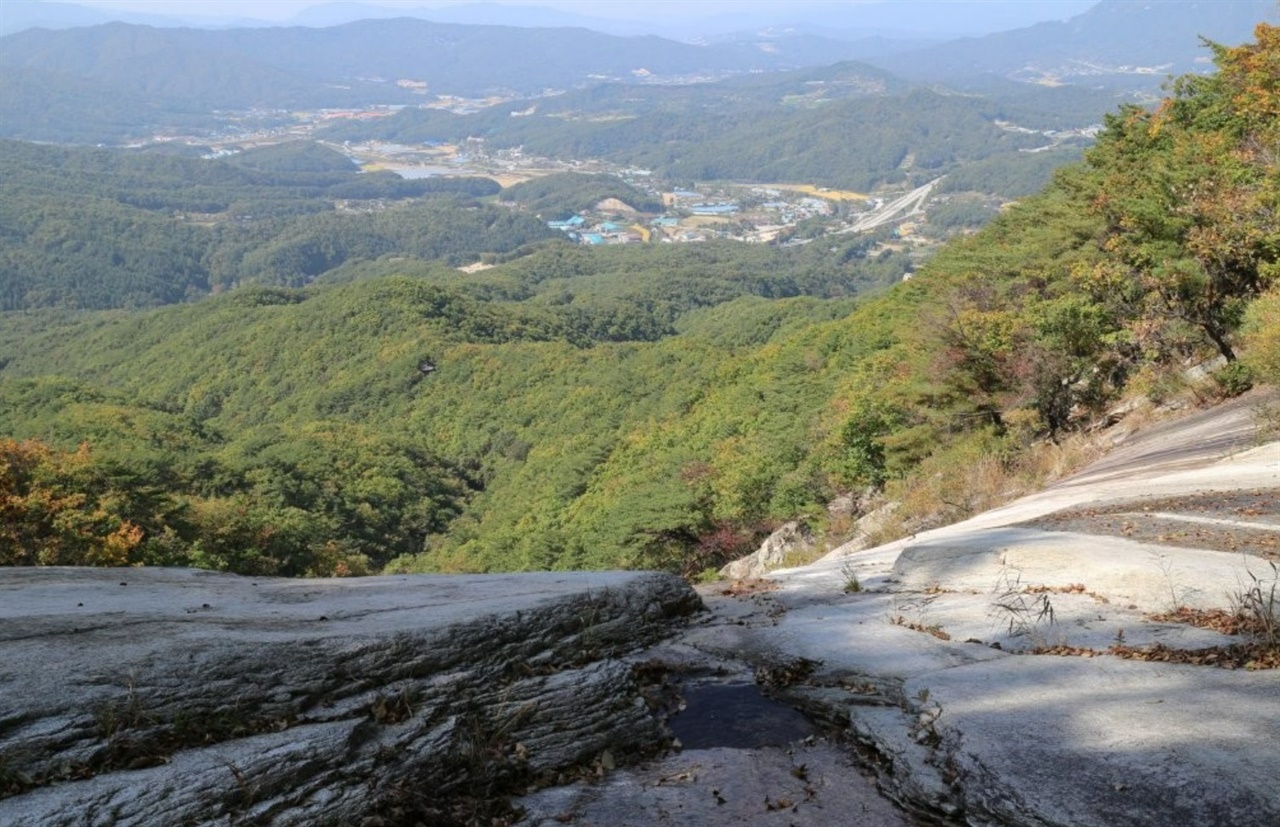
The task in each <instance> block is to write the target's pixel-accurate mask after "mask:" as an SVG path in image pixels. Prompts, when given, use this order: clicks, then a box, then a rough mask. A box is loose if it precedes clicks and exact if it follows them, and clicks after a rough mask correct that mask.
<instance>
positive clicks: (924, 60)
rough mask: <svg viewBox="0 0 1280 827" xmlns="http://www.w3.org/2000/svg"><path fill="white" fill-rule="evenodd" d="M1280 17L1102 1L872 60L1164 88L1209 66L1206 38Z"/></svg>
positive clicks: (1258, 11)
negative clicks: (1052, 17) (1065, 14)
mask: <svg viewBox="0 0 1280 827" xmlns="http://www.w3.org/2000/svg"><path fill="white" fill-rule="evenodd" d="M1278 20H1280V5H1277V4H1276V3H1275V2H1274V0H1195V1H1194V2H1190V1H1189V0H1147V2H1134V1H1133V0H1101V2H1099V3H1098V4H1097V5H1096V6H1094V7H1092V8H1090V9H1089V10H1088V11H1086V12H1084V13H1083V14H1080V15H1077V16H1075V17H1072V18H1071V19H1069V20H1065V21H1061V22H1051V23H1038V24H1036V25H1034V26H1030V27H1027V28H1023V29H1016V30H1013V31H1006V32H999V33H997V34H991V35H987V36H985V37H980V38H966V39H962V40H957V41H953V42H951V43H945V44H941V45H938V46H932V47H928V48H925V49H919V50H915V51H910V52H904V53H899V54H895V55H890V56H885V57H879V58H868V61H869V62H871V63H873V64H875V65H876V66H879V67H881V68H883V69H886V70H888V71H890V72H893V73H895V74H899V75H901V76H903V77H907V78H912V79H916V80H933V81H941V82H947V83H955V82H957V81H959V80H962V79H964V78H973V77H977V76H980V75H984V74H994V75H998V76H1001V77H1006V78H1010V79H1013V80H1019V81H1025V82H1044V83H1050V84H1052V83H1086V84H1091V85H1106V86H1111V87H1124V88H1134V87H1135V86H1143V85H1145V86H1148V87H1151V88H1155V87H1158V86H1159V85H1160V84H1161V83H1163V82H1164V80H1165V79H1166V78H1167V77H1168V76H1169V75H1177V74H1185V73H1188V72H1197V71H1199V72H1203V71H1206V70H1208V69H1209V68H1210V67H1211V63H1210V61H1209V58H1210V55H1209V54H1208V53H1207V52H1206V51H1205V50H1204V49H1202V48H1198V44H1199V42H1200V40H1199V39H1200V38H1201V37H1205V38H1208V39H1210V40H1213V41H1215V42H1220V43H1222V44H1223V45H1228V46H1234V45H1239V44H1240V43H1243V42H1246V41H1249V40H1251V39H1252V36H1253V28H1254V26H1256V25H1257V24H1258V23H1263V22H1268V23H1275V22H1277V21H1278Z"/></svg>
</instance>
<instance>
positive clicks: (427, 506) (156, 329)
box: [0, 26, 1280, 574]
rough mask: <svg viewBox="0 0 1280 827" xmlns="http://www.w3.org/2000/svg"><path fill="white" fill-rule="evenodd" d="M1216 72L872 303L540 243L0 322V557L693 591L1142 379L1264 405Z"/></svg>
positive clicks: (1259, 171) (776, 264)
mask: <svg viewBox="0 0 1280 827" xmlns="http://www.w3.org/2000/svg"><path fill="white" fill-rule="evenodd" d="M1215 56H1216V60H1217V65H1218V72H1217V73H1216V74H1214V75H1212V76H1208V77H1204V78H1191V79H1186V80H1183V81H1180V82H1178V83H1177V84H1175V85H1174V86H1173V87H1172V89H1171V95H1170V97H1169V99H1168V100H1167V101H1166V102H1165V104H1164V105H1163V106H1161V107H1160V108H1159V109H1158V110H1156V111H1155V112H1149V111H1146V110H1143V109H1139V108H1136V107H1133V108H1124V109H1121V110H1120V111H1119V112H1118V113H1117V114H1115V115H1113V116H1112V117H1110V118H1109V119H1108V122H1107V125H1106V129H1105V130H1104V132H1103V134H1102V135H1101V136H1100V137H1099V140H1098V143H1097V146H1096V147H1095V148H1094V149H1091V150H1089V151H1088V152H1087V153H1086V156H1085V160H1084V162H1083V163H1082V164H1080V165H1077V166H1074V167H1071V168H1068V169H1066V170H1063V171H1062V172H1060V173H1059V174H1058V175H1057V176H1056V177H1055V180H1054V182H1053V184H1052V185H1051V186H1050V187H1049V188H1048V189H1046V190H1045V191H1044V192H1043V193H1041V194H1039V195H1037V196H1034V197H1030V198H1027V199H1025V200H1024V201H1022V202H1021V203H1020V204H1018V205H1017V206H1015V207H1013V208H1010V209H1008V210H1006V211H1005V212H1003V213H1002V214H1001V215H1000V216H999V217H998V218H996V219H995V220H994V221H993V222H992V223H991V224H990V225H988V227H987V228H985V229H984V230H983V231H981V232H980V233H977V234H976V235H973V236H971V237H969V238H967V239H964V240H961V241H959V242H957V243H954V244H951V245H949V246H947V247H946V248H945V249H944V250H943V251H942V252H941V253H940V254H939V255H937V256H936V257H935V258H934V259H932V260H931V261H930V262H929V263H928V264H927V265H926V266H924V267H923V268H921V269H919V270H918V271H917V272H916V273H915V275H914V277H913V278H912V279H910V280H909V281H906V282H905V283H898V282H899V281H900V278H901V275H902V273H903V272H904V271H905V270H906V268H907V266H908V262H906V261H905V259H903V258H902V257H900V256H898V255H897V254H894V253H892V252H888V253H884V254H880V253H874V254H873V253H872V252H871V251H872V249H873V247H872V246H871V245H872V243H873V242H872V241H868V240H850V241H849V242H847V243H844V244H835V245H832V244H829V243H827V242H826V241H825V240H824V241H823V242H822V243H813V244H809V245H806V246H803V247H799V248H791V249H775V248H767V247H748V246H736V245H729V244H708V245H694V246H681V247H677V246H674V245H673V246H670V247H663V246H658V245H654V246H644V247H636V248H632V249H628V248H626V247H622V248H616V249H609V250H586V249H579V248H573V247H570V246H567V245H564V244H561V243H548V244H546V245H545V246H542V247H538V248H536V249H530V250H528V251H527V252H528V253H529V254H527V255H523V256H520V257H518V258H515V259H514V260H511V261H507V262H505V263H501V264H500V265H499V266H497V267H494V268H492V269H489V270H486V271H484V272H482V273H477V274H472V275H466V274H462V273H459V272H458V271H456V270H454V269H452V268H449V267H446V266H444V264H442V263H439V262H436V263H432V262H425V261H414V260H405V261H395V260H392V259H391V258H389V257H382V258H376V257H373V256H368V257H366V256H365V255H364V253H363V251H362V252H361V254H360V255H358V256H351V257H349V258H347V259H346V260H345V261H344V262H343V263H342V264H341V266H339V267H338V268H337V269H336V270H331V271H330V272H329V273H328V274H327V275H326V278H325V279H323V280H322V281H321V282H319V283H312V284H311V285H309V286H307V287H305V288H302V289H298V288H289V287H285V286H271V287H268V286H258V287H249V288H241V289H238V290H233V291H231V292H229V293H228V294H227V295H224V296H217V297H213V298H211V299H206V300H204V301H202V302H199V303H194V304H189V305H182V306H178V307H173V308H161V309H154V310H145V311H125V310H112V311H105V312H95V313H84V312H77V311H73V310H66V309H51V310H39V311H31V310H28V311H24V312H21V313H8V314H6V315H4V316H3V317H0V364H3V368H2V369H0V433H4V434H7V435H8V437H7V438H6V439H4V440H2V441H0V453H2V454H3V462H0V514H2V515H3V519H2V520H0V526H2V528H0V532H2V533H0V559H3V561H4V562H7V563H11V564H29V563H70V562H90V563H138V562H142V563H168V564H183V565H200V566H208V567H213V568H226V569H231V570H237V571H246V572H255V573H285V574H295V573H315V574H335V573H337V574H341V573H352V572H360V571H366V570H371V569H377V568H379V567H380V566H382V565H383V564H384V563H386V564H388V565H389V566H390V568H391V569H392V570H435V571H496V570H511V569H544V568H599V567H614V566H662V567H667V568H671V569H674V570H678V571H684V572H686V573H692V572H696V571H698V570H700V569H702V568H704V567H706V566H709V565H715V564H717V563H719V562H722V561H723V560H724V559H725V558H726V557H727V556H730V555H733V554H735V553H738V552H741V551H743V550H746V549H748V548H750V546H751V544H752V543H753V542H754V541H755V540H756V539H757V538H758V537H759V536H760V535H761V533H762V532H764V531H766V530H768V529H769V528H771V527H772V526H774V525H776V523H777V522H778V521H780V520H784V519H788V518H792V517H796V516H801V515H807V516H808V517H809V518H811V519H815V520H822V519H826V517H825V515H826V514H827V511H826V508H825V504H826V503H827V502H828V501H829V500H830V499H831V498H832V497H833V496H835V495H837V494H839V493H843V492H850V491H859V490H863V489H864V488H867V487H880V486H883V487H886V488H887V489H888V490H889V491H890V492H891V493H894V494H900V493H902V492H905V491H907V490H909V488H910V486H912V485H917V486H926V487H927V486H934V487H938V488H941V489H944V490H945V491H946V492H947V496H946V497H945V502H943V503H942V505H940V506H939V510H938V511H937V513H935V514H933V515H932V519H934V520H941V519H949V518H953V517H956V516H962V515H963V514H965V513H967V512H968V511H969V510H972V509H973V508H976V507H979V506H981V504H982V503H981V502H980V501H979V500H977V499H975V498H974V497H973V496H972V494H971V492H972V491H973V490H974V486H973V485H972V482H973V478H972V477H971V476H966V475H967V474H970V475H971V474H972V473H974V472H975V471H981V470H982V469H986V468H998V467H1001V466H1004V465H1008V464H1011V463H1015V462H1017V458H1018V457H1019V456H1020V452H1022V451H1023V450H1024V449H1025V448H1026V446H1027V445H1028V444H1030V443H1032V442H1034V441H1036V440H1042V439H1044V438H1045V437H1048V436H1053V435H1055V434H1057V433H1060V432H1062V431H1064V430H1068V429H1071V428H1074V427H1077V426H1078V425H1080V424H1082V423H1084V422H1087V421H1089V419H1090V417H1091V416H1093V415H1094V413H1095V412H1098V411H1101V410H1104V409H1105V406H1106V405H1107V404H1108V402H1109V401H1110V400H1112V399H1114V398H1115V396H1116V395H1117V394H1119V393H1121V392H1123V391H1125V390H1127V389H1134V388H1137V389H1141V390H1145V391H1146V392H1148V393H1152V394H1155V393H1158V392H1159V376H1160V371H1161V370H1164V369H1167V368H1171V367H1172V368H1178V367H1181V366H1182V365H1184V364H1185V362H1186V361H1187V360H1188V359H1207V358H1209V357H1211V356H1214V355H1218V356H1221V357H1222V358H1223V359H1224V360H1226V363H1227V366H1226V367H1225V368H1223V369H1222V370H1221V371H1219V373H1218V382H1219V384H1220V385H1221V387H1222V388H1223V389H1224V392H1230V391H1231V390H1238V389H1239V388H1240V387H1243V386H1245V385H1247V383H1248V381H1250V377H1251V374H1252V375H1253V376H1260V377H1262V378H1270V379H1273V380H1274V379H1280V375H1277V373H1276V366H1277V365H1280V340H1278V339H1277V335H1276V331H1277V329H1280V296H1278V291H1277V286H1276V277H1277V275H1278V274H1280V219H1278V218H1277V216H1280V174H1278V173H1280V167H1278V163H1280V162H1278V161H1277V158H1280V30H1277V29H1275V28H1272V27H1268V26H1260V27H1259V28H1258V30H1257V43H1256V44H1250V45H1248V46H1244V47H1240V48H1235V49H1218V50H1216V52H1215ZM32 151H35V150H32ZM66 157H67V158H69V159H70V158H71V157H72V156H66ZM166 162H167V163H178V162H177V161H176V160H172V159H170V160H168V161H166ZM86 163H87V162H86ZM91 168H96V167H91ZM219 174H220V175H221V174H230V173H219ZM236 174H240V175H248V174H250V173H249V171H248V170H245V169H243V168H238V169H237V171H236ZM311 174H314V173H311ZM104 200H106V201H107V202H108V203H109V204H119V202H118V201H115V200H111V199H104ZM6 201H7V199H6ZM0 203H5V202H0ZM454 211H455V212H461V213H464V214H471V215H478V214H484V211H483V210H481V209H479V208H476V209H472V210H470V211H468V210H467V209H464V210H460V211H459V210H457V209H456V208H455V209H454ZM388 214H390V211H389V213H388ZM326 216H328V217H330V218H331V219H332V220H334V221H337V220H338V219H341V218H343V216H338V215H330V214H327V213H317V214H316V216H312V217H311V218H310V219H309V221H310V222H316V221H317V220H318V219H319V218H323V217H326ZM20 217H21V216H16V218H20ZM14 220H15V219H14V218H9V217H6V219H5V222H4V223H3V225H0V226H4V227H5V228H6V231H7V230H8V227H10V226H13V225H12V223H11V222H12V221H14ZM366 220H368V221H370V222H376V221H377V220H378V216H376V215H375V216H372V217H370V218H368V219H366ZM336 230H337V225H325V231H326V234H331V233H333V232H336ZM170 258H171V259H173V258H174V257H173V256H170ZM369 259H372V260H369ZM329 281H332V282H336V283H325V282H329ZM890 283H897V284H896V286H895V287H893V288H892V289H889V290H886V291H884V292H882V293H880V294H877V295H874V296H871V297H865V296H859V294H860V293H863V292H864V291H865V289H866V288H868V287H875V286H878V285H886V284H890ZM86 289H90V290H92V289H96V288H89V287H87V286H86Z"/></svg>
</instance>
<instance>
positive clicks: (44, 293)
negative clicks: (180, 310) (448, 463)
mask: <svg viewBox="0 0 1280 827" xmlns="http://www.w3.org/2000/svg"><path fill="white" fill-rule="evenodd" d="M498 190H499V187H498V185H497V184H495V183H493V182H492V181H490V180H488V179H484V178H439V179H428V180H418V181H406V180H404V179H402V178H400V177H399V176H397V175H395V174H393V173H379V174H360V173H359V171H358V170H357V169H356V168H355V166H353V165H352V164H351V162H350V161H348V160H347V159H346V158H345V157H344V156H342V155H341V154H339V153H337V152H334V151H332V150H328V149H324V148H322V147H319V146H318V145H315V144H311V143H296V144H281V145H278V146H275V147H271V148H269V149H261V150H254V151H251V152H246V153H244V154H243V155H240V156H236V157H235V158H233V159H229V160H224V161H207V160H202V159H198V158H194V159H193V158H181V157H175V156H172V155H164V154H157V153H136V154H123V153H120V152H109V151H104V150H89V149H76V148H58V147H51V146H40V145H33V144H26V143H21V142H17V141H0V228H2V230H0V231H2V232H3V244H0V310H16V309H22V308H33V307H79V308H108V307H146V306H152V305H159V304H171V303H173V302H179V301H183V300H186V299H193V298H198V297H200V296H202V295H205V294H207V293H209V292H210V291H220V290H223V289H226V288H229V287H232V286H235V285H242V284H251V283H257V284H275V285H287V286H301V285H303V284H306V283H308V282H310V281H311V280H313V279H314V278H316V277H317V276H319V275H320V274H322V273H324V272H326V271H328V270H331V269H333V268H334V267H337V266H339V265H340V264H342V263H343V262H345V261H347V260H348V259H356V258H358V259H371V258H376V257H378V256H380V255H385V254H398V255H406V256H414V257H418V258H424V259H437V258H439V259H446V260H448V261H450V262H453V263H466V262H469V261H474V260H476V259H477V258H478V257H479V256H480V254H481V253H485V252H494V253H504V252H509V251H512V250H515V249H516V248H518V247H520V246H521V245H524V244H527V243H530V242H534V241H539V240H543V239H548V238H552V237H554V236H555V233H553V232H552V231H551V230H549V229H547V227H546V226H545V224H543V223H542V222H539V221H537V220H536V219H534V218H532V217H530V216H527V215H521V214H517V213H513V212H512V211H510V210H505V209H498V208H494V207H490V206H481V205H479V204H476V203H474V202H473V201H472V199H473V198H475V197H477V196H487V195H493V194H494V193H496V192H497V191H498ZM343 201H351V202H359V203H356V204H354V205H349V208H348V209H347V210H346V211H344V212H338V211H336V210H335V204H336V203H338V202H343Z"/></svg>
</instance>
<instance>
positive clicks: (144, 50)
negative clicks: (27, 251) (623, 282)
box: [0, 18, 852, 106]
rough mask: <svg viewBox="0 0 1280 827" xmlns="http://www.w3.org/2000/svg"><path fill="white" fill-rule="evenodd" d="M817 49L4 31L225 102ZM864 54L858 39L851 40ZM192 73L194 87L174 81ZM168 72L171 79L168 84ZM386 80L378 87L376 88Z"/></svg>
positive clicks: (522, 84) (525, 89)
mask: <svg viewBox="0 0 1280 827" xmlns="http://www.w3.org/2000/svg"><path fill="white" fill-rule="evenodd" d="M803 45H804V46H805V48H795V49H793V48H789V47H788V46H787V45H786V44H785V43H783V44H778V43H774V44H773V45H772V46H771V48H768V49H762V48H760V47H759V46H758V45H757V44H755V43H749V42H741V41H737V42H728V43H718V44H711V45H705V46H698V45H691V44H687V43H678V42H675V41H671V40H664V39H662V38H658V37H654V36H644V37H632V38H622V37H617V36H613V35H605V34H600V33H598V32H592V31H589V30H586V29H574V28H549V29H520V28H514V27H510V26H464V25H456V24H449V23H432V22H428V21H424V20H417V19H410V18H400V19H389V20H366V21H361V22H357V23H348V24H344V25H342V26H336V27H332V28H327V29H310V28H304V27H289V28H257V29H230V30H223V31H209V30H201V29H159V28H152V27H146V26H133V25H129V24H123V23H111V24H107V25H104V26H95V27H91V28H78V29H68V30H60V31H51V30H40V29H33V30H28V31H24V32H20V33H17V34H13V35H9V36H7V37H4V38H0V65H4V66H11V67H17V68H25V69H40V70H44V71H50V72H61V73H65V74H68V75H73V76H77V77H81V78H87V79H93V80H95V81H97V82H99V83H110V84H113V85H114V86H115V87H116V88H118V89H120V91H122V92H129V93H138V92H145V93H148V94H158V95H166V94H180V95H181V96H182V97H183V98H184V99H185V100H187V101H190V102H201V101H203V102H207V103H209V104H211V105H215V106H230V105H234V104H237V103H238V104H239V105H240V106H252V105H260V106H303V105H324V104H326V103H328V105H349V104H350V102H351V101H350V98H351V97H352V96H353V95H352V94H347V93H351V92H355V93H357V95H356V96H357V97H363V98H364V99H365V100H366V102H369V103H375V102H377V103H395V102H406V101H408V100H411V99H415V98H414V97H413V96H412V95H411V94H410V93H409V92H407V91H405V90H400V89H397V88H396V87H395V86H394V85H392V83H389V82H394V81H396V80H400V79H412V80H418V81H425V82H426V83H427V85H428V89H429V91H431V92H433V93H447V94H455V95H482V94H488V93H493V92H497V91H502V92H514V93H517V94H533V93H537V92H541V91H543V90H545V89H548V88H572V87H574V86H578V85H582V84H585V83H588V82H591V81H593V80H597V81H598V80H599V79H601V78H608V77H611V78H624V79H625V78H633V77H635V75H636V73H640V72H643V73H647V74H649V75H656V76H667V75H689V74H698V73H710V74H724V73H733V72H746V71H757V70H772V69H781V68H795V67H800V66H807V65H815V64H817V63H821V62H830V61H831V60H833V59H842V58H844V57H847V56H848V55H847V54H841V49H840V48H839V47H838V45H837V44H834V43H833V44H831V45H830V46H829V47H828V48H826V49H824V50H823V53H822V55H821V56H820V59H814V58H813V57H809V56H807V55H806V51H812V44H811V43H807V42H806V43H805V44H803ZM847 50H849V51H852V47H848V49H847ZM179 75H181V77H182V84H183V87H182V88H181V89H175V88H169V87H167V86H166V85H165V84H166V83H167V82H168V81H171V80H173V79H175V78H176V77H177V76H179ZM160 78H165V79H167V80H166V81H161V80H158V79H160ZM375 84H376V85H375Z"/></svg>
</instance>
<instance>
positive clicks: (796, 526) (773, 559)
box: [720, 520, 816, 580]
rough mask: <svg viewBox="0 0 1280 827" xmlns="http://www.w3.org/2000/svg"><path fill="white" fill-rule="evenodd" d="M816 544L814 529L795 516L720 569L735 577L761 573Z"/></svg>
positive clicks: (758, 575)
mask: <svg viewBox="0 0 1280 827" xmlns="http://www.w3.org/2000/svg"><path fill="white" fill-rule="evenodd" d="M815 545H816V542H815V540H814V538H813V532H812V531H811V530H810V529H809V526H807V525H806V524H804V523H802V522H799V521H797V520H793V521H791V522H789V523H784V524H783V525H782V527H781V528H779V529H778V530H777V531H775V532H773V533H772V534H770V535H769V536H768V537H767V538H765V541H764V542H763V543H761V544H760V548H758V549H756V550H755V551H754V552H752V553H751V554H748V555H747V556H746V557H743V558H741V559H738V560H734V561H733V562H732V563H730V564H728V565H727V566H725V567H724V568H722V569H720V576H721V577H728V578H730V579H733V580H739V579H742V578H746V577H760V576H761V575H763V574H766V573H768V572H770V571H772V570H773V569H776V568H778V567H780V566H782V565H783V563H784V562H786V559H787V556H788V555H789V554H792V553H793V552H798V551H809V550H810V549H813V548H814V547H815Z"/></svg>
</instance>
